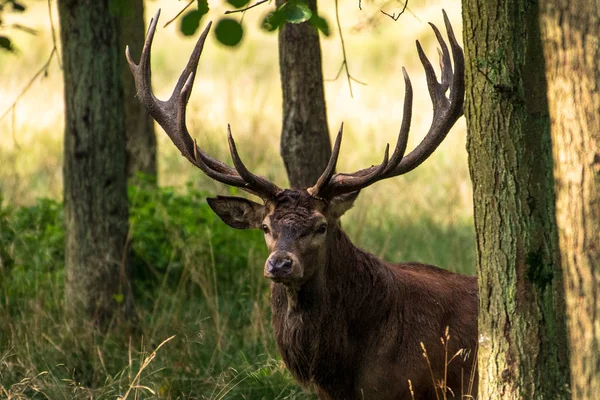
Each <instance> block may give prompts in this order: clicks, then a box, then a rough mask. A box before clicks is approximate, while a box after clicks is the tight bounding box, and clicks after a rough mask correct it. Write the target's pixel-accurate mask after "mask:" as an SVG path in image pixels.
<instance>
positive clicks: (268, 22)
mask: <svg viewBox="0 0 600 400" xmlns="http://www.w3.org/2000/svg"><path fill="white" fill-rule="evenodd" d="M284 22H285V19H284V18H283V17H282V15H281V13H280V12H279V11H277V10H275V11H271V12H270V13H268V14H267V15H265V17H264V18H263V20H262V22H261V23H260V26H261V27H262V28H263V29H264V30H266V31H269V32H273V31H274V30H277V28H279V27H280V26H281V25H282V24H283V23H284Z"/></svg>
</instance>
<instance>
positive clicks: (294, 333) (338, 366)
mask: <svg viewBox="0 0 600 400" xmlns="http://www.w3.org/2000/svg"><path fill="white" fill-rule="evenodd" d="M328 241H331V242H332V243H328V249H330V253H329V254H328V256H327V259H326V261H325V263H324V265H318V266H316V268H315V271H316V272H315V273H314V275H313V276H312V277H311V278H310V279H309V280H308V281H306V282H305V283H304V284H303V285H302V286H300V287H297V288H292V287H286V286H284V285H283V284H279V283H274V284H273V285H272V287H271V290H272V312H273V315H272V322H273V328H274V330H275V336H276V339H277V344H278V346H279V349H280V351H281V354H282V356H283V359H284V361H285V363H286V365H287V366H288V368H289V369H290V371H291V372H292V373H293V374H294V376H295V377H296V378H297V379H298V380H299V381H301V382H302V383H304V384H316V385H317V386H320V387H326V388H327V392H328V393H330V394H335V395H336V396H338V397H335V398H351V397H352V395H351V393H353V391H354V387H353V385H354V384H355V381H356V372H357V371H356V366H357V364H358V361H360V353H361V351H362V349H358V348H356V347H357V346H356V343H358V342H360V341H361V338H363V337H365V336H368V335H369V330H370V329H372V328H371V327H376V326H378V325H380V321H378V320H380V319H382V318H383V317H384V316H383V315H382V314H383V313H385V310H384V307H379V309H380V310H381V311H378V310H376V309H375V310H374V309H371V308H373V307H372V306H373V305H374V304H387V305H390V304H391V305H393V301H391V300H390V299H389V290H388V288H387V287H386V279H384V277H383V276H382V275H385V274H387V273H388V271H387V269H386V268H385V266H384V265H382V262H381V261H380V260H378V259H377V258H376V257H375V256H373V255H371V254H369V253H366V252H364V251H362V250H360V249H358V248H357V247H356V246H354V245H353V244H352V242H351V241H350V239H349V238H348V237H347V236H346V234H345V233H344V232H343V231H342V230H341V228H339V226H337V227H336V228H335V229H334V230H333V231H332V232H330V233H329V236H328ZM388 281H389V279H388ZM367 308H368V309H367ZM338 374H339V375H338Z"/></svg>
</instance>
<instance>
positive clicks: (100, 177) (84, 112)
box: [58, 0, 131, 326]
mask: <svg viewBox="0 0 600 400" xmlns="http://www.w3.org/2000/svg"><path fill="white" fill-rule="evenodd" d="M110 2H111V1H110V0H60V1H59V2H58V11H59V16H60V35H61V41H62V49H63V73H64V85H65V114H66V116H65V141H64V171H63V173H64V202H65V222H66V227H67V237H66V260H65V263H66V279H67V280H66V295H67V302H66V304H67V307H68V308H69V311H70V312H71V313H72V314H73V316H74V318H75V321H76V322H84V321H87V322H91V323H92V324H94V325H97V326H106V324H107V323H108V322H109V321H110V320H111V319H112V317H113V315H114V314H115V311H117V310H119V309H121V308H124V309H125V311H127V312H130V311H131V297H130V295H129V293H130V281H129V280H128V275H129V274H128V272H129V271H128V270H127V265H128V263H127V253H128V252H127V245H126V236H127V231H128V203H127V185H126V169H125V130H124V116H123V107H124V106H123V86H122V84H121V76H120V73H121V71H120V65H121V62H120V60H121V59H122V58H123V55H122V54H121V52H120V51H119V47H118V45H117V44H118V43H117V31H116V27H117V18H116V17H114V16H112V15H111V13H110V12H109V3H110Z"/></svg>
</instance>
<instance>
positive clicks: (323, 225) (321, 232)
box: [315, 224, 327, 235]
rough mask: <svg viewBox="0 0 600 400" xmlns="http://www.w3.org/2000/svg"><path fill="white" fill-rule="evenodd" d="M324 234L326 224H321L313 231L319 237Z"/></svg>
mask: <svg viewBox="0 0 600 400" xmlns="http://www.w3.org/2000/svg"><path fill="white" fill-rule="evenodd" d="M325 232H327V224H321V225H319V227H318V228H317V230H316V231H315V233H318V234H320V235H322V234H324V233H325Z"/></svg>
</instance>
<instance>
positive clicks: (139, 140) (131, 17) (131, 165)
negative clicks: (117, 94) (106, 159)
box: [118, 0, 157, 179]
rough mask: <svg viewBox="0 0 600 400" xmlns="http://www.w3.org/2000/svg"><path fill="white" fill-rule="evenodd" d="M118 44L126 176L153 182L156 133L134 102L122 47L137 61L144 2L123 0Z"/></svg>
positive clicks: (143, 27)
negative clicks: (121, 82) (140, 177)
mask: <svg viewBox="0 0 600 400" xmlns="http://www.w3.org/2000/svg"><path fill="white" fill-rule="evenodd" d="M118 16H119V22H118V40H119V54H120V55H121V59H120V62H121V67H120V68H121V79H122V80H123V93H124V103H125V137H126V140H127V176H128V177H129V178H130V179H135V177H136V174H137V173H138V172H141V173H143V174H145V175H149V176H152V177H154V178H156V176H157V172H156V133H155V131H154V121H153V120H152V118H151V117H150V115H149V114H148V112H147V111H146V108H145V107H144V106H143V105H142V103H141V102H140V101H139V100H138V99H137V98H136V90H135V82H134V80H133V77H132V76H131V70H130V69H129V65H127V63H126V62H125V56H124V54H125V47H126V46H129V50H130V51H131V54H132V55H133V56H134V58H135V57H138V58H139V55H140V54H141V53H142V47H144V39H145V35H144V32H145V26H146V25H145V23H144V1H143V0H122V1H121V2H120V7H119V10H118Z"/></svg>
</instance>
